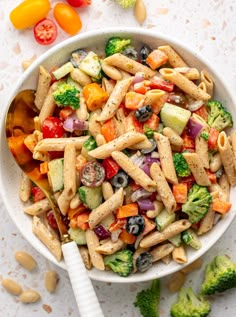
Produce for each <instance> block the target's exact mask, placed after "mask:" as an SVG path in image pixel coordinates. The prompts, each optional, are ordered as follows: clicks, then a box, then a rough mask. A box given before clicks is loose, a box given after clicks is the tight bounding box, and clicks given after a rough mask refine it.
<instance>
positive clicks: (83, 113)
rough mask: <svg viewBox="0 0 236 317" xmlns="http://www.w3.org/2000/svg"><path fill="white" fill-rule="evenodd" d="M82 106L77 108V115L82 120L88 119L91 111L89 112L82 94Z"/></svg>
mask: <svg viewBox="0 0 236 317" xmlns="http://www.w3.org/2000/svg"><path fill="white" fill-rule="evenodd" d="M79 100H80V106H79V108H78V109H77V110H76V115H77V117H78V118H79V119H80V120H87V119H88V117H89V113H88V109H87V106H86V103H85V99H84V97H82V96H81V95H80V98H79Z"/></svg>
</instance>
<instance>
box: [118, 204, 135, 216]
mask: <svg viewBox="0 0 236 317" xmlns="http://www.w3.org/2000/svg"><path fill="white" fill-rule="evenodd" d="M137 215H138V204H136V203H131V204H127V205H124V206H121V207H119V208H118V210H117V213H116V217H117V218H118V219H120V218H126V217H131V216H137Z"/></svg>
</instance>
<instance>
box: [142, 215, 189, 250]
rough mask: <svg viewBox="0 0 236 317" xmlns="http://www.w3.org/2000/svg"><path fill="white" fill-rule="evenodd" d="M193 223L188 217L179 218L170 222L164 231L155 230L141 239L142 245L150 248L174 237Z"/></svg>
mask: <svg viewBox="0 0 236 317" xmlns="http://www.w3.org/2000/svg"><path fill="white" fill-rule="evenodd" d="M191 225H192V224H191V222H190V221H188V220H187V219H181V220H177V221H175V222H173V223H171V224H169V226H167V227H166V228H165V229H164V230H163V231H162V232H159V231H154V232H151V233H149V234H148V235H146V236H145V237H144V238H143V239H142V240H141V241H140V247H141V248H149V247H152V246H154V245H156V244H159V243H161V242H163V241H165V240H167V239H169V238H171V237H174V236H175V235H176V234H178V233H180V232H182V231H184V230H186V229H188V228H189V227H191Z"/></svg>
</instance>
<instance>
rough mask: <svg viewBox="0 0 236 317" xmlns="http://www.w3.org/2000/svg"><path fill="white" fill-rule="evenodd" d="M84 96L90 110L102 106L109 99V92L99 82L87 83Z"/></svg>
mask: <svg viewBox="0 0 236 317" xmlns="http://www.w3.org/2000/svg"><path fill="white" fill-rule="evenodd" d="M83 96H84V98H85V101H86V104H87V107H88V109H89V110H90V111H95V110H97V109H99V108H101V107H102V106H103V105H104V104H105V102H106V101H107V99H108V94H107V92H106V91H104V90H103V89H102V88H101V87H100V86H99V85H98V84H97V83H91V84H87V85H85V86H84V88H83Z"/></svg>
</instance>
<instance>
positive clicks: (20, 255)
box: [15, 251, 37, 271]
mask: <svg viewBox="0 0 236 317" xmlns="http://www.w3.org/2000/svg"><path fill="white" fill-rule="evenodd" d="M15 259H16V261H17V262H18V263H20V265H22V266H23V267H24V268H25V269H26V270H28V271H33V270H34V269H35V268H36V266H37V262H36V261H35V259H34V258H33V257H32V256H31V255H30V254H29V253H27V252H24V251H17V252H16V253H15Z"/></svg>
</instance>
